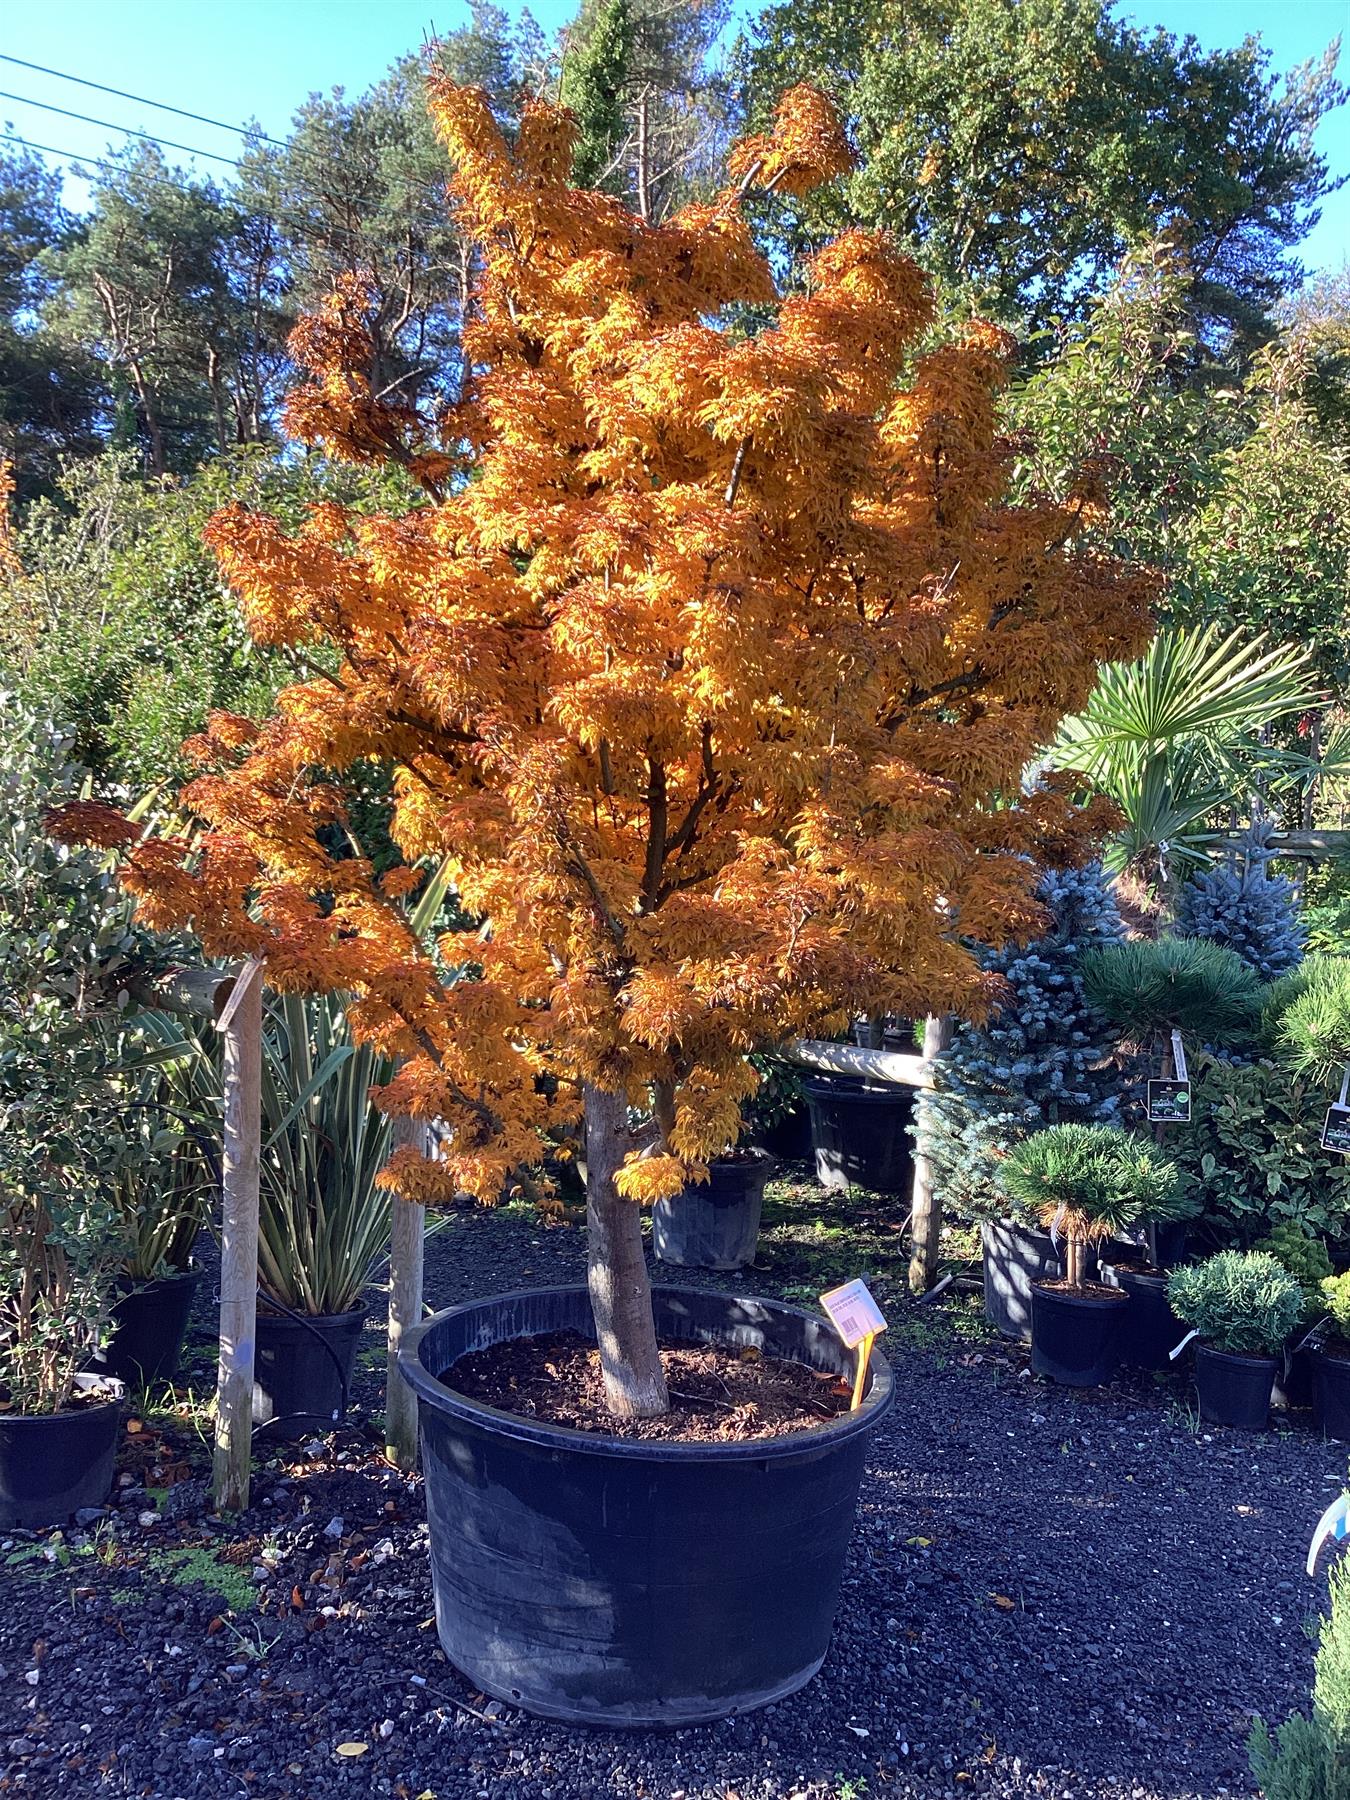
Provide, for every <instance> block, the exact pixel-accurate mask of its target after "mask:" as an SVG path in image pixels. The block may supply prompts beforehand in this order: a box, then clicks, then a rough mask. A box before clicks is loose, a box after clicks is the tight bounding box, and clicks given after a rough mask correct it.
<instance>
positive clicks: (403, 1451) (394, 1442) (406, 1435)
mask: <svg viewBox="0 0 1350 1800" xmlns="http://www.w3.org/2000/svg"><path fill="white" fill-rule="evenodd" d="M391 1135H392V1138H393V1147H394V1148H398V1147H399V1146H401V1145H405V1144H408V1145H411V1146H412V1147H413V1148H414V1149H415V1150H418V1151H420V1152H421V1154H422V1155H423V1156H425V1155H426V1154H427V1152H428V1148H429V1145H430V1141H431V1139H430V1133H429V1132H428V1130H427V1128H426V1126H425V1125H424V1124H423V1123H422V1122H421V1120H418V1119H395V1120H394V1124H393V1130H392V1134H391ZM389 1204H390V1207H391V1209H392V1211H391V1217H390V1222H389V1224H390V1229H389V1356H388V1361H387V1366H386V1370H385V1390H384V1453H385V1455H386V1456H387V1457H388V1458H389V1460H390V1462H391V1463H393V1464H394V1466H395V1468H399V1469H403V1470H409V1469H413V1468H416V1466H417V1396H416V1395H415V1394H414V1393H413V1391H412V1389H411V1388H410V1387H409V1386H408V1384H407V1382H406V1381H405V1380H404V1379H403V1377H402V1376H401V1375H400V1374H399V1372H398V1350H399V1345H400V1344H401V1343H402V1341H403V1334H404V1332H405V1331H409V1330H411V1329H412V1327H413V1326H414V1325H416V1324H417V1323H418V1322H419V1320H420V1319H421V1317H422V1261H423V1250H424V1246H425V1243H426V1228H427V1212H426V1208H425V1207H424V1206H414V1205H413V1204H412V1202H411V1201H409V1200H405V1199H404V1198H403V1196H402V1195H401V1194H394V1195H392V1196H391V1198H390V1202H389Z"/></svg>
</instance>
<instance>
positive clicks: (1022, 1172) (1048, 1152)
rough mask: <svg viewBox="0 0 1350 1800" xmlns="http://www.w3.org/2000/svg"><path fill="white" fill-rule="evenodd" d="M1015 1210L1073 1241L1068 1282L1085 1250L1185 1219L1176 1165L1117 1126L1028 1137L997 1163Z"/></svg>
mask: <svg viewBox="0 0 1350 1800" xmlns="http://www.w3.org/2000/svg"><path fill="white" fill-rule="evenodd" d="M999 1180H1000V1182H1001V1184H1002V1186H1003V1188H1004V1190H1005V1192H1006V1193H1007V1194H1008V1196H1009V1198H1010V1199H1012V1200H1013V1201H1014V1202H1015V1203H1016V1204H1017V1205H1018V1206H1020V1207H1022V1208H1024V1209H1025V1210H1026V1211H1027V1212H1029V1213H1032V1214H1034V1215H1035V1216H1036V1217H1037V1218H1039V1220H1040V1221H1041V1223H1042V1224H1043V1225H1045V1226H1046V1228H1047V1229H1050V1230H1055V1231H1061V1232H1062V1233H1063V1234H1064V1237H1065V1238H1066V1239H1067V1240H1068V1245H1069V1259H1068V1265H1069V1266H1068V1278H1069V1280H1070V1281H1075V1282H1076V1281H1077V1280H1078V1279H1079V1271H1080V1269H1081V1265H1082V1247H1083V1245H1085V1244H1089V1243H1093V1242H1098V1241H1100V1240H1101V1239H1103V1238H1107V1237H1110V1236H1112V1235H1113V1234H1114V1233H1116V1232H1120V1231H1124V1230H1126V1229H1127V1228H1128V1227H1129V1226H1131V1225H1136V1224H1138V1222H1139V1221H1140V1220H1141V1219H1143V1218H1151V1219H1155V1220H1158V1221H1159V1222H1163V1221H1166V1220H1167V1219H1169V1218H1174V1217H1177V1216H1184V1207H1185V1198H1184V1190H1183V1183H1182V1180H1181V1177H1180V1174H1179V1172H1178V1170H1177V1167H1176V1164H1175V1163H1173V1162H1171V1161H1170V1160H1169V1158H1167V1157H1165V1156H1164V1155H1163V1154H1162V1152H1161V1151H1160V1150H1159V1149H1158V1148H1157V1146H1156V1145H1155V1144H1153V1143H1151V1142H1150V1141H1149V1139H1148V1138H1145V1137H1139V1136H1137V1135H1136V1134H1135V1133H1134V1132H1130V1131H1122V1130H1121V1129H1120V1127H1119V1126H1117V1125H1051V1126H1048V1127H1047V1128H1046V1130H1044V1131H1036V1132H1033V1133H1032V1135H1031V1136H1030V1137H1028V1138H1024V1139H1023V1140H1022V1142H1021V1143H1020V1144H1016V1145H1014V1147H1013V1149H1012V1150H1011V1151H1010V1152H1009V1153H1008V1155H1007V1156H1006V1157H1005V1158H1004V1160H1003V1162H1002V1163H1001V1164H1000V1165H999Z"/></svg>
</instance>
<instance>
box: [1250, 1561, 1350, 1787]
mask: <svg viewBox="0 0 1350 1800" xmlns="http://www.w3.org/2000/svg"><path fill="white" fill-rule="evenodd" d="M1330 1598H1331V1610H1330V1612H1329V1613H1327V1614H1326V1615H1324V1617H1323V1618H1322V1620H1321V1621H1320V1626H1319V1631H1318V1643H1317V1660H1316V1664H1315V1673H1314V1675H1313V1693H1312V1712H1311V1715H1309V1714H1308V1713H1295V1714H1294V1715H1293V1717H1292V1718H1289V1719H1286V1720H1285V1722H1284V1724H1283V1725H1281V1726H1279V1727H1278V1729H1277V1730H1276V1731H1275V1733H1274V1735H1273V1736H1272V1735H1271V1732H1270V1730H1269V1728H1268V1727H1267V1726H1266V1725H1265V1723H1264V1722H1258V1724H1257V1726H1256V1728H1255V1730H1254V1731H1253V1732H1252V1735H1251V1737H1250V1739H1249V1740H1248V1744H1247V1749H1248V1754H1249V1756H1250V1759H1251V1769H1252V1774H1253V1775H1254V1776H1255V1777H1256V1780H1257V1781H1258V1782H1259V1783H1260V1787H1261V1792H1262V1793H1263V1794H1264V1795H1265V1796H1266V1800H1350V1564H1346V1563H1344V1562H1339V1563H1336V1564H1335V1565H1334V1566H1333V1567H1332V1570H1331V1596H1330Z"/></svg>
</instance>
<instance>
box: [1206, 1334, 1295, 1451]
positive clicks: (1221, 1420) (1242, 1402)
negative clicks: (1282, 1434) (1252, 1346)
mask: <svg viewBox="0 0 1350 1800" xmlns="http://www.w3.org/2000/svg"><path fill="white" fill-rule="evenodd" d="M1278 1366H1279V1365H1278V1363H1277V1361H1276V1359H1275V1357H1273V1356H1239V1355H1238V1354H1237V1353H1236V1352H1235V1351H1232V1350H1216V1349H1215V1348H1214V1346H1213V1345H1212V1344H1198V1345H1197V1346H1196V1351H1195V1387H1196V1394H1197V1397H1198V1399H1199V1403H1200V1417H1201V1418H1202V1419H1205V1420H1207V1421H1208V1422H1209V1423H1210V1424H1211V1425H1232V1426H1235V1427H1236V1428H1237V1430H1239V1431H1264V1430H1265V1428H1266V1421H1267V1419H1268V1418H1269V1416H1270V1393H1271V1389H1272V1388H1273V1386H1274V1385H1275V1370H1276V1369H1277V1367H1278Z"/></svg>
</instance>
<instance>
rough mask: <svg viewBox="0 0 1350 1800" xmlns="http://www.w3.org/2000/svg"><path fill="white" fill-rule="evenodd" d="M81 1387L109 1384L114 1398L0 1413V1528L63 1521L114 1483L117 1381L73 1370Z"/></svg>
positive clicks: (119, 1415)
mask: <svg viewBox="0 0 1350 1800" xmlns="http://www.w3.org/2000/svg"><path fill="white" fill-rule="evenodd" d="M75 1385H76V1387H77V1388H78V1389H80V1390H81V1391H82V1392H84V1393H91V1392H94V1391H95V1390H97V1389H102V1388H107V1389H109V1390H111V1392H112V1396H113V1397H112V1398H110V1399H109V1400H107V1402H106V1403H104V1404H102V1405H99V1404H96V1403H90V1402H86V1403H85V1404H84V1405H82V1406H78V1407H75V1408H73V1409H72V1410H71V1411H70V1412H62V1413H46V1414H43V1415H41V1416H38V1417H33V1418H20V1417H19V1416H18V1415H17V1414H15V1413H0V1531H8V1530H10V1529H11V1528H12V1527H14V1526H22V1527H24V1528H26V1529H28V1530H32V1529H35V1528H36V1527H38V1526H40V1525H64V1524H65V1522H66V1520H67V1519H69V1518H70V1517H71V1516H72V1514H74V1513H77V1512H78V1511H79V1510H80V1508H81V1507H84V1506H102V1504H103V1502H104V1501H105V1500H106V1499H107V1498H108V1489H109V1488H110V1487H111V1486H112V1478H113V1458H114V1457H115V1456H116V1454H117V1434H118V1431H119V1429H120V1427H121V1424H122V1413H123V1405H122V1399H121V1383H120V1382H118V1381H111V1380H109V1379H108V1378H107V1377H105V1376H100V1375H77V1376H76V1377H75Z"/></svg>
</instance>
